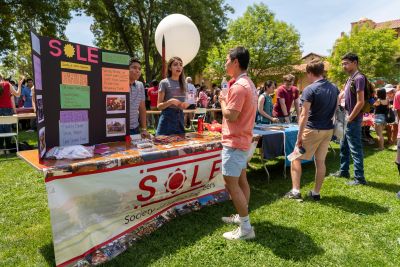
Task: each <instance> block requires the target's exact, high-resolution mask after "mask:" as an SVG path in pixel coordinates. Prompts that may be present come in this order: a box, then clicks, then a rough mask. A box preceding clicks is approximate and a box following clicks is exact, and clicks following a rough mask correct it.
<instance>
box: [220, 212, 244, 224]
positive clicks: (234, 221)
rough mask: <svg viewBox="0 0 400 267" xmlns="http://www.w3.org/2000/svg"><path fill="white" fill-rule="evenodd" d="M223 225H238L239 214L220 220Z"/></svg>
mask: <svg viewBox="0 0 400 267" xmlns="http://www.w3.org/2000/svg"><path fill="white" fill-rule="evenodd" d="M221 219H222V221H223V222H224V223H228V224H237V225H240V219H239V214H232V215H231V216H230V217H222V218H221Z"/></svg>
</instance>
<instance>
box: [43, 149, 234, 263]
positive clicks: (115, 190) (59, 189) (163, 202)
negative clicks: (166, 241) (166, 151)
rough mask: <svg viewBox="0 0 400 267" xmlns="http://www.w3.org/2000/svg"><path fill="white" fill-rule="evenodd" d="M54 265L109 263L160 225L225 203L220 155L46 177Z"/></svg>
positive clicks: (209, 153)
mask: <svg viewBox="0 0 400 267" xmlns="http://www.w3.org/2000/svg"><path fill="white" fill-rule="evenodd" d="M46 188H47V193H48V203H49V209H50V217H51V225H52V232H53V242H54V254H55V259H56V265H57V266H85V265H96V264H99V263H102V262H105V261H108V260H110V259H112V258H114V257H116V256H117V255H118V254H120V253H121V252H123V251H125V250H126V249H127V248H128V247H129V246H131V245H133V244H134V243H135V242H136V241H138V240H140V239H141V237H143V236H144V235H147V234H150V233H151V232H153V231H155V230H156V229H158V228H159V227H161V226H162V225H163V224H164V223H166V222H168V221H170V220H171V219H173V218H175V217H177V216H178V215H183V214H186V213H188V212H190V211H195V210H199V209H201V208H202V207H204V206H208V205H212V204H215V203H217V202H222V201H226V200H227V199H229V195H228V194H227V192H226V191H225V187H224V182H223V178H222V174H221V150H220V149H216V150H212V151H202V152H199V153H194V154H187V155H182V156H178V157H174V158H171V159H160V160H153V161H148V162H142V163H139V164H135V165H128V166H120V167H116V168H112V169H104V170H97V171H94V172H90V173H77V174H68V175H63V176H53V177H48V178H46Z"/></svg>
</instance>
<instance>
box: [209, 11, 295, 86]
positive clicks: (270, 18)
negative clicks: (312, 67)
mask: <svg viewBox="0 0 400 267" xmlns="http://www.w3.org/2000/svg"><path fill="white" fill-rule="evenodd" d="M238 45H240V46H244V47H246V48H247V49H249V52H250V57H251V59H250V66H249V69H248V73H249V75H250V76H251V77H252V79H253V80H254V81H255V83H258V82H260V81H263V80H264V79H266V78H267V77H270V76H272V75H276V74H283V73H285V72H288V71H290V70H291V65H294V64H297V63H299V61H300V58H301V51H300V48H301V45H300V35H299V33H298V32H297V30H296V29H295V28H294V27H293V26H292V25H289V24H287V23H285V22H283V21H278V20H276V18H275V14H274V13H273V12H272V11H270V10H269V9H268V7H267V6H266V5H265V4H254V5H253V6H249V7H248V8H247V10H246V12H245V13H244V14H243V16H242V17H239V18H238V19H236V20H234V21H232V22H230V23H229V24H228V29H227V37H226V39H225V40H222V41H221V42H220V43H218V44H217V45H216V46H214V47H213V48H212V49H210V51H209V53H208V64H207V67H206V68H205V70H204V73H205V76H206V77H207V78H210V79H211V80H214V81H215V80H220V79H221V78H222V76H224V75H225V70H224V63H225V57H226V54H227V53H228V51H229V49H230V48H233V47H235V46H238Z"/></svg>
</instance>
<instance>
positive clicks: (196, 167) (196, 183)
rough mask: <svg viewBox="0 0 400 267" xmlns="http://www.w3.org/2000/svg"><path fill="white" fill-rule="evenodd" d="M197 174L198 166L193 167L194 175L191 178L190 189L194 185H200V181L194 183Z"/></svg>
mask: <svg viewBox="0 0 400 267" xmlns="http://www.w3.org/2000/svg"><path fill="white" fill-rule="evenodd" d="M198 172H199V165H196V166H194V173H193V178H192V184H191V187H194V186H196V185H199V184H201V181H197V182H196V178H197V173H198Z"/></svg>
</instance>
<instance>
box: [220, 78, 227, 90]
mask: <svg viewBox="0 0 400 267" xmlns="http://www.w3.org/2000/svg"><path fill="white" fill-rule="evenodd" d="M221 90H228V82H227V81H226V78H225V77H224V78H222V82H221Z"/></svg>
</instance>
